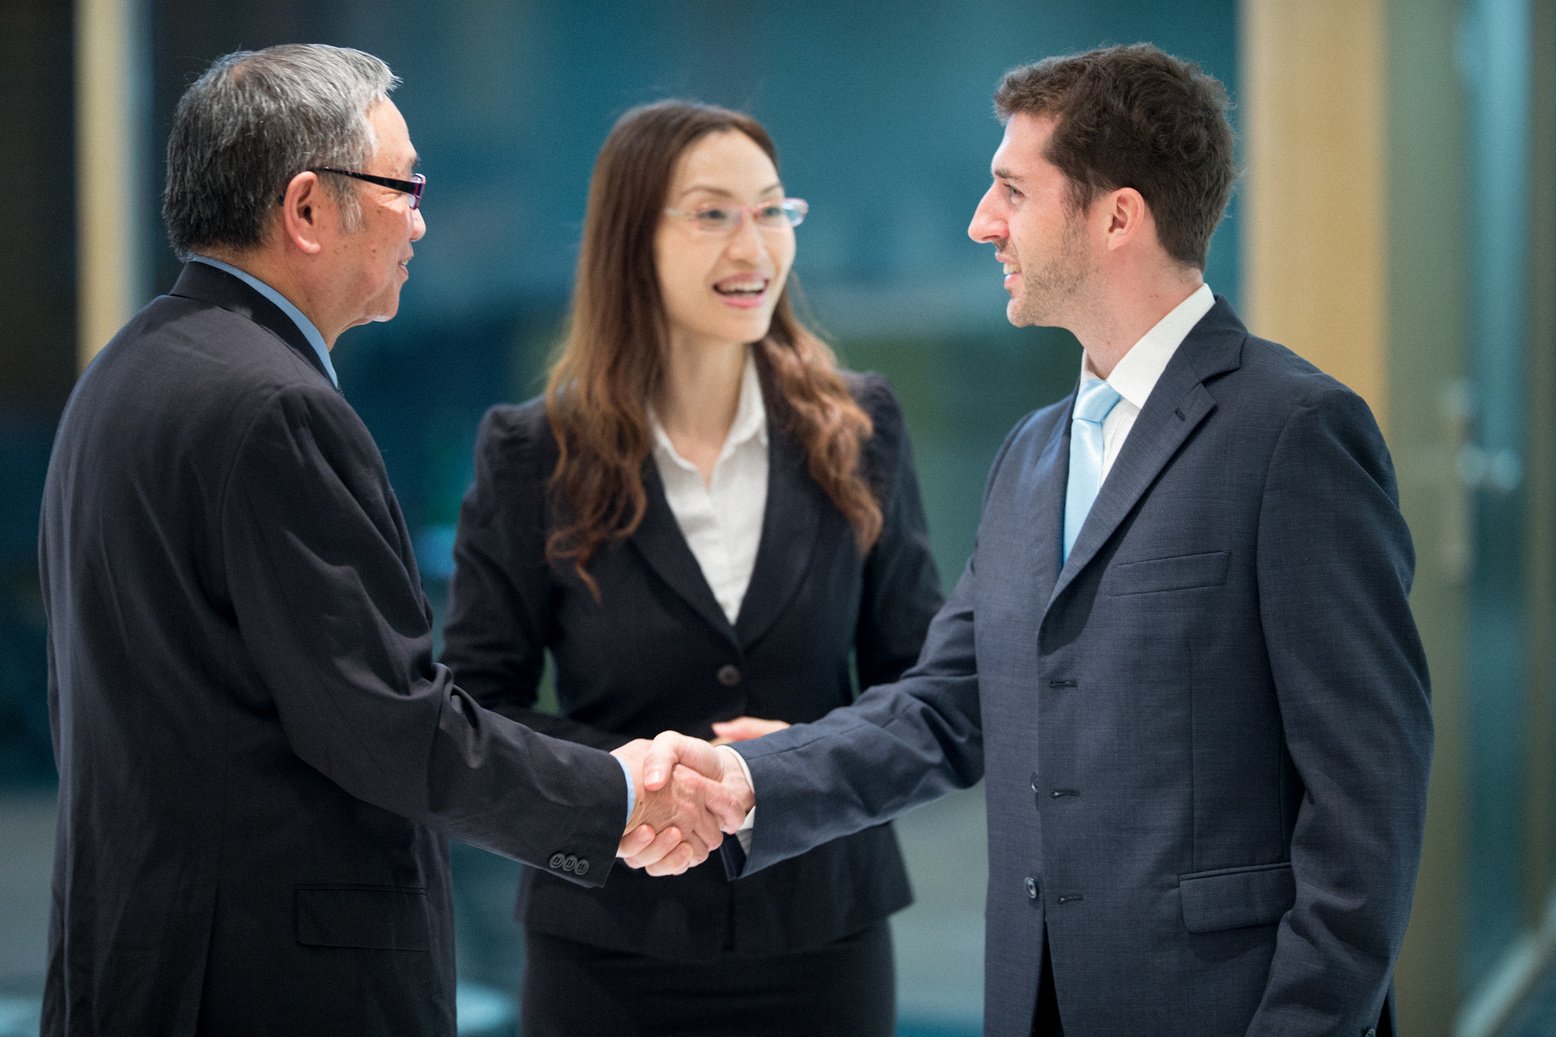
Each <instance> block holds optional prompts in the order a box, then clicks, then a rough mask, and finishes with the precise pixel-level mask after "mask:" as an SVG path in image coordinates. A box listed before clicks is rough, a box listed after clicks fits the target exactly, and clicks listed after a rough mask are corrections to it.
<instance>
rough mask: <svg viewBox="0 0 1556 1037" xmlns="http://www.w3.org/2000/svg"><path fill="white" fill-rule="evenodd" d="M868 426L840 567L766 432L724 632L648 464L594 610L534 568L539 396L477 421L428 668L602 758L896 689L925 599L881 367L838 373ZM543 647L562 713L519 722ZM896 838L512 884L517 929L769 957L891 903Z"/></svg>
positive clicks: (799, 476) (711, 954) (868, 837)
mask: <svg viewBox="0 0 1556 1037" xmlns="http://www.w3.org/2000/svg"><path fill="white" fill-rule="evenodd" d="M851 384H852V386H853V389H854V392H855V394H856V396H857V398H858V399H859V401H860V402H861V404H862V405H863V406H864V407H865V408H866V410H867V411H868V412H869V414H870V415H871V417H872V419H873V421H874V424H875V435H874V437H873V438H872V440H871V441H870V443H869V446H868V448H867V451H866V457H865V464H866V469H867V471H868V473H869V474H870V477H871V478H872V480H873V482H874V485H875V486H876V487H877V489H878V499H879V500H880V501H881V503H882V510H883V512H884V518H885V525H884V528H883V530H882V534H881V539H880V541H879V542H878V543H877V544H876V546H875V548H874V549H873V550H872V551H871V552H870V553H869V555H868V556H867V557H863V558H861V557H860V554H859V551H858V549H857V547H856V546H855V542H854V538H853V532H852V530H851V528H850V527H849V525H848V523H847V521H846V520H845V519H844V518H843V516H842V514H841V513H840V512H839V511H838V510H837V509H836V508H835V507H834V506H833V505H832V504H831V502H830V501H829V500H828V499H827V498H826V496H825V494H824V493H823V492H822V490H821V489H820V487H818V486H817V485H816V483H815V482H814V481H813V480H812V479H811V478H810V475H809V473H808V471H807V470H806V463H805V459H804V456H803V454H802V453H801V451H800V450H799V448H798V447H796V446H795V444H793V443H792V442H790V441H789V440H788V439H786V438H785V437H784V436H783V435H782V434H781V433H780V431H779V430H778V428H777V427H776V423H773V426H772V428H771V434H770V436H769V451H770V458H771V467H770V475H769V484H768V495H767V510H766V514H765V516H764V519H763V526H762V540H761V545H760V547H759V549H758V553H757V559H756V564H755V568H754V570H753V572H752V574H751V583H750V587H749V590H748V591H747V593H746V596H745V599H744V601H743V602H742V605H741V610H740V614H739V616H738V618H737V622H735V623H734V624H733V625H731V624H730V622H729V620H728V618H727V617H726V616H725V615H724V612H723V610H722V609H721V608H720V607H719V604H718V602H717V601H716V600H715V599H714V596H713V592H712V591H711V590H710V589H709V587H708V584H707V582H706V580H704V578H703V575H702V571H701V569H700V568H699V567H698V564H697V560H696V558H695V557H694V556H693V554H692V552H691V549H690V547H688V546H687V543H686V540H685V538H684V537H683V536H682V535H681V531H680V529H679V527H678V526H677V525H676V521H675V515H674V513H673V512H672V511H671V510H670V506H669V504H668V502H667V501H666V499H665V495H664V490H663V487H662V485H661V484H660V481H659V477H658V473H657V470H656V469H655V467H654V465H653V463H652V462H651V461H650V462H649V463H647V464H646V465H645V467H644V480H645V484H646V488H647V490H648V500H649V503H648V512H647V514H646V516H645V517H644V520H643V523H642V525H641V526H640V527H639V529H638V530H637V531H636V532H635V533H634V534H633V536H632V537H630V538H629V539H628V540H626V541H625V542H622V543H617V544H614V545H612V546H610V547H607V548H605V549H603V550H602V551H601V552H600V553H599V554H598V555H597V557H596V559H595V560H594V562H593V563H592V564H591V573H592V574H593V575H594V577H595V578H596V579H597V580H598V581H599V585H600V589H601V592H602V598H601V600H600V601H599V602H596V601H595V599H594V598H593V596H592V595H591V594H590V593H589V591H588V589H587V588H585V587H584V586H583V584H582V583H581V581H579V579H578V578H577V576H576V575H575V574H574V572H573V568H572V565H571V563H569V562H563V563H559V564H556V565H551V564H547V562H546V560H545V540H546V536H547V535H548V533H549V531H550V530H551V529H553V528H555V524H556V513H555V512H554V511H553V510H551V509H550V508H548V506H547V505H546V504H545V502H544V500H543V497H544V494H543V490H544V487H545V482H546V480H547V479H548V478H549V476H550V474H551V472H552V471H553V470H554V468H555V465H556V459H557V448H556V442H555V439H554V437H553V436H552V433H551V430H550V426H549V424H548V423H547V421H546V416H545V409H544V406H543V405H542V402H541V401H539V400H535V401H532V402H530V403H528V404H525V405H524V406H521V407H514V406H501V407H496V408H494V409H493V410H492V411H491V412H490V413H489V414H488V415H487V416H486V419H485V421H484V422H483V423H482V426H481V431H480V437H479V442H478V445H477V448H476V476H475V484H474V486H473V487H472V488H471V490H470V493H469V496H468V497H467V498H466V500H465V504H464V509H463V512H462V514H461V517H460V525H459V536H458V540H457V542H456V546H455V557H456V560H457V563H458V564H457V569H456V572H455V576H454V583H453V588H452V596H451V602H450V610H449V621H448V625H447V627H446V629H445V632H444V640H445V643H446V651H445V654H444V662H445V663H447V664H448V665H449V666H450V667H451V668H452V669H453V670H454V672H455V673H456V674H457V676H458V679H459V682H460V685H461V686H462V687H465V688H467V689H469V691H470V693H471V694H472V695H474V696H475V697H476V698H477V699H478V700H479V701H480V702H481V703H482V704H483V705H485V706H487V707H489V708H491V709H495V710H497V711H498V712H501V713H504V714H506V715H508V716H512V717H515V718H518V719H521V720H523V721H524V722H525V723H526V724H530V725H532V726H534V727H535V728H536V729H537V730H542V731H547V732H550V733H553V734H558V735H561V736H563V737H567V738H572V739H576V740H578V741H581V742H585V743H588V744H591V745H597V746H601V747H606V746H616V745H619V744H621V743H622V742H624V741H627V740H628V739H631V738H637V737H652V736H653V735H655V734H657V733H658V732H660V731H663V730H665V729H674V730H678V731H683V732H686V733H688V734H692V735H697V736H700V737H704V738H707V737H711V736H712V728H711V726H710V725H711V724H712V723H713V722H714V721H715V720H727V719H730V718H732V717H737V716H741V715H751V716H759V717H772V718H778V719H783V720H790V721H802V720H813V719H815V718H817V717H819V716H821V715H822V714H824V713H826V712H827V711H828V710H829V709H831V708H832V707H834V706H837V705H841V704H843V703H846V702H849V701H851V700H852V698H853V683H852V674H851V673H850V667H849V663H850V656H851V655H852V656H853V657H854V659H855V661H856V662H857V666H858V671H859V672H858V676H859V681H860V684H861V685H868V684H874V683H876V682H878V681H882V680H892V679H895V678H896V676H897V675H898V674H900V673H901V672H902V670H904V669H905V668H906V667H907V666H908V665H910V664H911V663H912V662H913V660H914V658H915V657H916V656H917V654H918V650H919V647H920V644H921V643H922V641H923V637H924V631H925V629H926V628H927V626H928V623H929V619H930V617H931V616H932V615H933V614H934V611H935V608H936V607H937V606H938V605H939V603H940V598H941V595H940V581H939V576H938V574H937V573H936V571H935V567H934V563H933V560H932V559H931V556H930V551H929V543H928V537H927V534H926V532H925V523H924V515H923V507H922V503H921V501H920V498H919V490H918V481H917V477H916V476H915V474H914V470H913V463H912V454H911V450H910V448H909V443H908V438H907V433H906V429H905V428H904V426H903V421H902V414H901V411H900V409H899V408H898V405H897V401H896V399H895V397H894V396H893V395H892V392H891V389H890V387H889V386H888V385H887V384H886V382H885V380H884V379H882V378H880V377H879V376H853V377H852V383H851ZM547 650H549V651H550V652H551V654H552V656H553V658H554V660H555V664H556V669H555V673H556V690H557V698H558V702H559V705H560V712H561V714H562V715H561V716H553V715H550V714H547V713H541V712H537V711H536V710H535V708H534V707H535V701H536V685H537V683H538V682H539V680H540V676H541V670H542V666H543V663H544V656H545V653H546V651H547ZM909 900H910V893H909V890H908V883H907V878H906V875H905V873H904V871H903V866H902V859H901V856H900V854H899V852H898V849H897V842H896V837H895V835H894V834H893V833H892V832H891V830H890V828H888V827H885V826H882V827H877V828H871V829H868V830H866V831H864V832H861V833H859V834H856V835H852V836H849V837H848V838H845V839H839V840H837V841H835V842H832V843H829V844H827V845H825V846H821V847H819V848H817V849H815V850H812V851H811V852H810V853H807V854H805V855H803V856H801V857H798V858H796V859H794V860H791V861H787V862H785V863H784V864H782V865H779V866H777V867H775V868H772V869H770V870H769V871H767V872H764V873H763V874H762V875H761V876H760V877H759V878H758V879H757V880H753V881H751V882H743V883H738V884H731V883H730V882H729V881H728V880H726V879H725V877H724V876H723V874H722V873H721V870H720V869H718V868H716V867H702V868H695V869H692V870H691V871H690V872H688V873H687V874H685V875H683V876H679V877H677V878H673V879H649V878H648V877H647V876H645V875H642V874H641V873H637V872H631V873H627V874H623V875H621V876H619V877H615V878H613V879H612V882H611V885H610V888H609V889H608V890H598V891H595V890H584V889H580V888H577V887H575V886H569V885H567V884H565V883H562V882H556V881H553V880H551V879H549V878H548V877H546V876H543V875H542V876H534V875H530V874H528V873H526V874H524V875H522V876H521V877H520V890H519V905H518V915H519V917H520V919H521V920H522V921H523V922H524V923H525V924H526V925H528V926H529V927H531V928H533V929H536V930H539V931H542V932H547V933H552V934H556V935H562V936H567V937H569V938H571V939H575V940H579V941H582V942H586V943H590V944H594V945H597V946H603V947H611V948H616V949H620V950H627V951H634V952H639V953H649V954H653V955H656V956H659V957H671V958H682V959H685V960H699V959H712V958H715V957H718V956H720V955H722V954H726V953H734V954H740V955H751V954H772V953H778V952H781V951H785V950H791V949H795V948H799V947H804V946H808V945H813V944H816V943H819V942H822V941H825V940H830V939H834V938H836V937H839V936H842V935H845V934H847V933H850V932H854V931H857V930H858V929H860V928H862V927H864V926H866V925H868V924H870V923H871V922H873V921H875V920H877V919H879V918H881V917H884V916H885V915H886V914H888V913H890V912H891V911H895V910H897V909H898V908H900V907H903V906H904V905H906V904H907V903H908V902H909Z"/></svg>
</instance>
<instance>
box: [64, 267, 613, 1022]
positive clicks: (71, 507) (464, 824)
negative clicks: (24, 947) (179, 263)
mask: <svg viewBox="0 0 1556 1037" xmlns="http://www.w3.org/2000/svg"><path fill="white" fill-rule="evenodd" d="M41 526H42V529H41V536H40V539H41V544H40V559H39V560H40V566H41V570H42V577H43V597H44V605H45V609H46V612H47V616H48V641H49V646H48V647H49V707H50V718H51V720H52V722H53V728H54V752H55V758H56V760H57V762H58V766H59V779H60V787H59V825H58V839H57V846H56V852H55V858H54V905H53V916H52V922H51V926H50V933H49V956H48V976H47V981H46V986H45V993H44V1006H43V1027H42V1030H43V1033H44V1034H46V1035H63V1034H83V1035H85V1034H91V1035H93V1037H105V1035H115V1034H123V1035H126V1037H143V1035H146V1034H158V1035H167V1037H180V1035H188V1034H213V1035H221V1037H242V1035H245V1034H281V1033H287V1034H325V1033H328V1034H347V1035H349V1034H361V1035H364V1037H366V1035H375V1037H376V1035H381V1034H407V1035H411V1034H415V1035H417V1037H423V1035H427V1034H448V1035H452V1034H453V1033H454V1028H455V1027H454V943H453V934H452V931H451V928H452V910H451V905H450V896H449V874H448V852H447V846H446V842H445V839H444V835H443V833H449V834H453V835H457V836H458V837H459V838H461V839H464V840H466V841H469V842H473V843H475V844H477V845H480V846H484V847H487V848H488V849H491V850H493V851H495V852H498V853H502V854H506V855H507V856H510V857H513V858H516V859H518V860H520V861H524V862H527V863H530V864H534V865H537V866H539V867H543V868H545V867H550V866H551V862H552V861H553V860H556V861H561V862H566V861H567V860H568V859H569V858H571V859H572V860H573V862H574V863H573V866H572V868H571V869H570V871H569V874H570V877H571V878H573V879H574V880H576V881H582V882H587V883H599V882H602V881H604V878H605V876H606V875H607V873H609V872H610V870H611V865H612V863H613V861H614V855H615V848H616V843H617V841H618V840H619V838H620V836H621V827H622V823H623V821H624V819H625V816H626V783H625V779H624V777H623V775H622V771H621V768H620V766H619V765H618V764H617V763H616V761H615V760H613V759H611V758H610V757H609V756H607V755H606V754H605V753H602V752H600V751H598V750H596V749H588V748H584V747H582V746H578V745H573V744H571V743H567V742H561V741H558V740H555V739H551V738H547V737H544V736H542V735H538V734H535V733H533V732H531V731H528V730H526V729H525V728H523V727H521V726H519V725H518V724H515V723H513V722H511V721H509V720H506V719H504V718H502V717H499V716H495V715H493V714H490V713H487V712H484V711H482V710H481V709H479V708H477V706H476V705H475V703H474V702H472V701H471V700H470V699H469V698H468V697H466V696H465V694H464V693H463V692H462V691H460V690H459V689H458V688H456V687H455V686H454V683H453V680H452V679H451V677H450V674H449V672H448V671H447V670H446V669H444V668H443V667H440V666H438V665H436V664H435V663H434V662H433V659H432V633H431V628H430V621H431V612H430V609H429V608H428V606H427V601H426V598H425V597H424V596H423V594H422V589H421V585H420V582H419V580H418V577H417V572H416V563H415V559H414V557H413V555H412V553H411V538H410V536H409V534H408V532H407V530H406V528H405V523H404V521H403V519H402V518H401V514H400V509H399V507H398V506H397V505H396V503H395V499H394V494H393V492H392V491H391V490H390V487H389V480H388V478H387V476H386V474H385V471H384V466H383V461H382V459H381V458H380V457H379V454H378V450H377V448H376V447H375V446H374V445H373V440H372V438H371V437H370V436H369V435H368V431H367V429H366V427H365V426H363V424H362V422H361V421H360V420H359V419H358V418H357V415H356V413H355V411H353V410H352V408H351V406H350V404H348V403H347V402H346V401H345V399H344V398H343V397H342V396H341V395H340V394H339V393H338V392H336V391H335V388H334V387H333V386H332V385H331V384H330V382H329V379H328V378H327V377H326V376H325V374H324V372H323V369H322V365H321V364H320V361H319V359H318V357H317V355H316V354H315V353H314V352H313V350H312V349H311V348H310V347H309V345H308V342H307V340H306V339H305V338H304V337H303V335H302V333H301V332H300V331H299V330H298V329H297V326H296V325H295V324H293V323H292V321H291V320H290V319H289V318H288V317H286V316H285V315H284V314H283V313H282V312H281V311H280V310H279V309H278V308H277V307H276V306H275V305H274V304H272V303H271V302H269V301H268V300H267V299H265V298H264V297H263V296H261V295H260V294H259V293H258V292H256V291H254V290H253V289H252V288H250V287H249V286H248V285H246V284H244V283H243V282H242V281H240V280H239V279H237V278H235V277H233V276H231V275H229V274H227V273H225V272H223V271H220V270H217V269H216V268H214V267H211V266H208V265H205V264H199V263H194V264H190V265H189V266H188V267H186V268H185V270H184V272H183V274H182V276H180V277H179V279H178V283H177V284H176V285H175V286H174V288H173V290H172V292H171V293H170V294H169V295H165V296H162V297H160V298H158V299H155V300H153V301H152V302H151V303H150V304H149V305H148V306H147V307H146V308H145V309H144V310H142V311H141V312H140V313H139V314H138V315H137V316H136V317H135V318H134V319H132V320H131V321H130V323H129V324H128V325H126V326H125V328H124V329H123V330H122V331H121V332H120V333H119V334H118V335H117V336H116V337H115V339H114V340H113V341H112V342H111V343H109V344H108V346H107V348H105V349H104V350H103V352H102V354H101V355H100V356H99V357H98V358H97V359H96V360H95V361H94V362H93V364H92V366H91V368H90V369H89V370H88V371H87V372H86V373H85V374H84V375H83V376H82V378H81V380H80V382H79V383H78V384H77V386H76V388H75V391H74V392H73V393H72V394H71V398H70V401H69V403H68V404H67V405H66V408H65V413H64V416H63V418H62V419H61V422H60V427H59V432H58V435H57V437H56V439H55V443H54V451H53V456H52V458H51V460H50V463H49V473H48V479H47V483H46V486H45V489H44V500H43V514H42V523H41ZM585 861H586V862H589V863H588V864H586V865H583V866H582V867H580V862H585Z"/></svg>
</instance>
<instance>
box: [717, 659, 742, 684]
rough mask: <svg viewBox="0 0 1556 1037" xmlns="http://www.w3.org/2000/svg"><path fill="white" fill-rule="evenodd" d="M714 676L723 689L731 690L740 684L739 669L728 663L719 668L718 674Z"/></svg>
mask: <svg viewBox="0 0 1556 1037" xmlns="http://www.w3.org/2000/svg"><path fill="white" fill-rule="evenodd" d="M716 676H717V677H718V679H719V683H720V684H722V685H724V687H726V688H733V687H734V686H735V685H737V684H739V683H740V668H739V667H738V666H733V665H731V664H730V663H725V664H724V665H723V666H720V667H719V672H718V673H717V675H716Z"/></svg>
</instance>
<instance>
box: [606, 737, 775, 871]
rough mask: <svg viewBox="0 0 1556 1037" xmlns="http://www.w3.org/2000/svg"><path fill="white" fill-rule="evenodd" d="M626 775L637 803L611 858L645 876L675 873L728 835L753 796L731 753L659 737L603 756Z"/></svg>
mask: <svg viewBox="0 0 1556 1037" xmlns="http://www.w3.org/2000/svg"><path fill="white" fill-rule="evenodd" d="M611 755H612V756H615V757H616V758H617V759H619V760H621V761H622V762H623V763H625V764H626V765H627V770H628V772H629V773H631V774H632V775H634V779H633V784H634V786H635V789H636V793H637V798H636V800H635V801H634V804H633V808H632V816H631V817H630V818H628V820H627V827H626V831H625V832H624V833H623V835H622V837H621V843H620V845H619V846H617V848H616V856H617V857H620V858H621V859H622V860H623V861H625V862H626V863H627V865H628V866H629V867H633V868H641V869H645V870H646V871H647V872H648V873H649V874H650V875H679V874H681V873H682V872H684V871H686V869H688V868H691V867H694V866H696V865H698V864H701V863H702V862H703V861H705V860H707V859H708V854H710V853H712V852H713V851H714V850H716V849H718V847H719V844H720V843H721V842H723V841H724V836H725V835H733V834H734V833H735V832H736V831H737V830H738V829H739V828H740V826H741V825H742V824H744V823H745V819H746V815H747V814H749V813H750V812H751V809H752V808H753V807H754V806H755V805H756V796H755V794H754V793H753V792H752V790H751V785H750V782H748V781H747V780H746V774H745V770H744V768H743V767H742V766H741V763H740V760H739V759H738V758H737V757H736V756H735V753H734V752H733V750H729V749H722V748H718V747H716V746H714V745H712V744H710V743H708V742H704V741H702V740H701V739H700V738H691V737H688V736H687V735H683V734H677V733H676V732H674V731H666V732H665V733H664V734H662V735H660V736H659V737H657V738H655V739H654V740H653V741H652V742H650V741H648V740H647V739H643V738H639V739H638V740H636V741H634V742H628V743H627V744H626V745H624V746H622V747H621V748H619V749H617V750H615V751H614V752H612V753H611Z"/></svg>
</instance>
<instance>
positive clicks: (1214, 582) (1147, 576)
mask: <svg viewBox="0 0 1556 1037" xmlns="http://www.w3.org/2000/svg"><path fill="white" fill-rule="evenodd" d="M1231 559H1232V552H1230V551H1203V552H1200V553H1198V554H1191V555H1174V556H1172V557H1171V558H1146V559H1144V560H1142V561H1138V562H1120V563H1117V564H1115V565H1114V566H1113V568H1112V570H1111V571H1110V572H1109V573H1108V579H1109V584H1110V586H1109V588H1108V593H1109V594H1112V595H1113V596H1115V597H1121V596H1123V595H1125V594H1150V593H1152V592H1153V591H1181V590H1189V589H1190V588H1193V587H1215V586H1219V585H1220V584H1223V583H1225V582H1226V570H1227V564H1228V563H1229V562H1230V561H1231Z"/></svg>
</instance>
